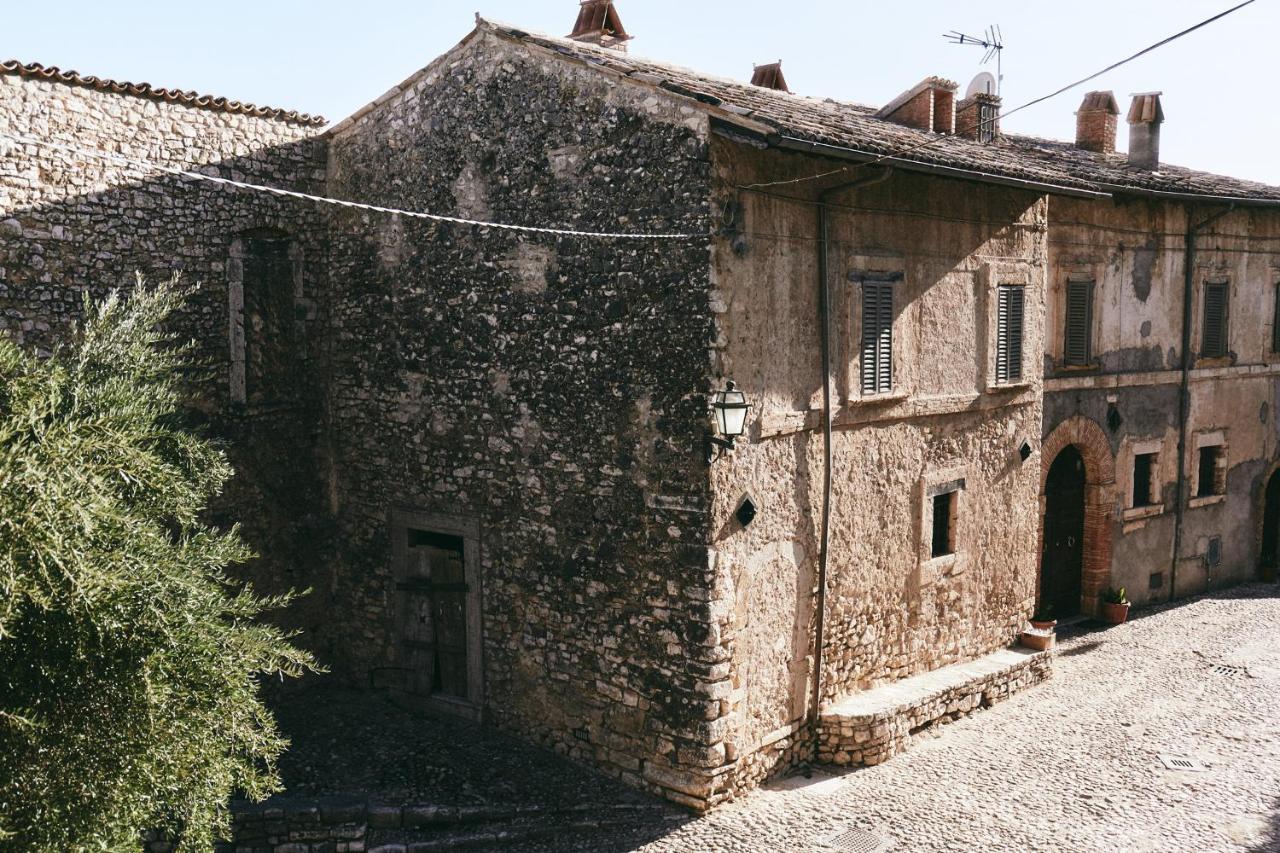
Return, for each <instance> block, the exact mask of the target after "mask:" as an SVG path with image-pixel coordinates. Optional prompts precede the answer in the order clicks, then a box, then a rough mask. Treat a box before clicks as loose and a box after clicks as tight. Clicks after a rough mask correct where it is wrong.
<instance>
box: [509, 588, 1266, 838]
mask: <svg viewBox="0 0 1280 853" xmlns="http://www.w3.org/2000/svg"><path fill="white" fill-rule="evenodd" d="M1135 615H1136V617H1137V618H1135V619H1134V621H1132V622H1130V623H1129V624H1126V625H1122V626H1118V627H1114V628H1107V629H1103V628H1102V627H1101V626H1099V625H1097V624H1096V623H1094V624H1092V625H1086V626H1082V627H1081V628H1078V629H1074V630H1065V631H1063V632H1062V634H1061V635H1060V646H1059V648H1060V652H1059V657H1058V660H1057V663H1056V665H1055V675H1054V677H1053V679H1052V680H1051V681H1049V682H1047V683H1045V684H1043V685H1040V686H1038V687H1035V688H1033V689H1031V690H1029V691H1026V692H1024V693H1021V694H1019V695H1017V696H1014V697H1013V698H1011V699H1010V700H1009V701H1007V702H1004V703H1002V704H1000V705H997V706H995V707H994V708H992V709H990V710H987V711H983V712H980V713H979V714H977V715H975V716H973V717H970V718H966V719H962V720H960V721H958V722H955V723H952V724H950V725H948V726H945V727H943V728H942V729H941V732H940V734H939V736H938V737H936V738H934V739H932V740H928V741H926V742H924V743H921V744H918V745H917V746H915V747H914V748H913V749H912V750H911V751H910V752H907V753H905V754H903V755H899V756H897V757H896V758H894V759H893V760H891V761H889V762H887V763H886V764H883V765H880V766H877V767H871V768H865V769H859V770H855V771H851V772H848V773H846V774H844V775H840V776H834V775H832V776H827V775H815V776H814V778H813V779H812V780H808V782H807V783H806V782H805V780H802V779H792V780H784V781H782V782H780V783H774V784H772V785H771V786H769V787H768V788H767V789H764V790H760V791H757V792H755V793H754V794H751V795H749V796H747V797H745V798H744V799H742V800H740V801H739V802H737V803H733V804H730V805H728V806H725V807H723V808H722V809H720V810H718V811H716V812H714V813H712V814H711V815H710V816H707V817H704V818H701V819H698V820H693V821H690V822H688V823H685V824H683V825H681V826H679V827H673V828H672V829H671V830H670V831H668V832H667V833H666V834H665V835H663V836H662V837H661V838H659V839H657V840H651V839H652V836H650V839H649V840H648V843H645V842H644V841H642V840H639V838H638V837H637V840H636V842H635V843H633V844H630V845H629V843H628V840H627V839H626V838H622V837H618V838H614V839H611V840H609V841H608V842H607V843H606V842H604V841H602V840H601V839H592V840H591V841H590V842H586V841H584V842H582V843H573V842H569V841H568V840H567V839H566V840H565V843H561V844H558V845H557V844H549V845H538V846H533V845H530V846H525V847H521V848H520V849H521V850H524V851H529V853H532V851H535V850H538V851H543V850H546V851H551V850H588V849H591V850H641V851H645V853H660V852H661V853H666V851H808V850H814V851H823V850H836V849H841V848H837V847H831V846H827V845H825V844H824V843H823V842H824V841H826V840H827V839H830V838H831V837H833V836H834V835H835V834H837V833H839V832H841V831H843V830H845V829H847V828H853V827H860V828H864V829H867V830H870V831H872V832H873V833H875V834H876V835H878V836H879V837H880V838H881V839H892V843H891V844H890V845H889V846H888V847H887V848H885V849H887V850H892V851H895V853H896V851H952V850H954V851H975V850H983V851H1005V850H1008V851H1071V853H1092V851H1107V853H1111V851H1135V852H1136V853H1157V851H1159V853H1164V851H1169V853H1184V851H1187V852H1188V853H1189V851H1196V853H1200V851H1204V853H1209V851H1280V589H1278V588H1277V587H1274V586H1265V587H1264V586H1248V587H1240V588H1237V589H1234V590H1227V591H1224V592H1223V593H1220V594H1217V595H1215V596H1213V597H1207V598H1202V599H1199V600H1194V601H1190V602H1183V603H1180V604H1179V605H1177V606H1173V607H1167V608H1159V609H1155V610H1149V611H1146V612H1144V613H1140V614H1135ZM1216 665H1225V666H1232V667H1237V668H1239V669H1241V670H1243V672H1240V673H1239V674H1236V675H1232V674H1230V673H1222V672H1215V671H1214V669H1213V667H1214V666H1216ZM1161 754H1170V755H1175V756H1185V757H1189V758H1192V759H1194V760H1196V761H1198V762H1200V763H1201V764H1202V765H1203V766H1204V767H1205V770H1204V771H1203V772H1187V771H1173V770H1167V769H1165V767H1164V766H1163V765H1162V763H1161V762H1160V760H1159V756H1160V755H1161ZM844 849H863V848H857V847H848V848H844ZM866 849H874V848H866Z"/></svg>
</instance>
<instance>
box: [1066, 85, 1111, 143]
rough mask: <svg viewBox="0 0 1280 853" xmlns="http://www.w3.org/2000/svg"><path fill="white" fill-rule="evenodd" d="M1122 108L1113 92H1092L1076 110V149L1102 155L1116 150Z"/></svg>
mask: <svg viewBox="0 0 1280 853" xmlns="http://www.w3.org/2000/svg"><path fill="white" fill-rule="evenodd" d="M1119 115H1120V107H1119V106H1117V105H1116V96H1115V94H1113V93H1112V92H1090V93H1088V94H1087V95H1085V96H1084V100H1083V101H1081V102H1080V109H1078V110H1076V147H1077V148H1083V149H1084V150H1085V151H1097V152H1099V153H1100V154H1114V153H1115V150H1116V121H1117V119H1116V117H1117V116H1119Z"/></svg>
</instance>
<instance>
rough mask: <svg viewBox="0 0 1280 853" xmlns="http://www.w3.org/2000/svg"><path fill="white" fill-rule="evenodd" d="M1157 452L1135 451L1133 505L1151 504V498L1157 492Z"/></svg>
mask: <svg viewBox="0 0 1280 853" xmlns="http://www.w3.org/2000/svg"><path fill="white" fill-rule="evenodd" d="M1158 455H1159V454H1156V453H1135V454H1134V455H1133V502H1132V503H1131V504H1130V506H1132V507H1141V506H1151V504H1152V503H1154V501H1153V500H1152V499H1151V498H1152V496H1153V495H1154V494H1156V491H1157V490H1156V488H1155V482H1154V478H1155V472H1156V460H1157V457H1158Z"/></svg>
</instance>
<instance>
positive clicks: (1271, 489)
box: [1258, 471, 1280, 581]
mask: <svg viewBox="0 0 1280 853" xmlns="http://www.w3.org/2000/svg"><path fill="white" fill-rule="evenodd" d="M1278 564H1280V471H1276V472H1274V473H1273V474H1272V475H1271V479H1270V480H1268V481H1267V490H1266V492H1265V494H1264V496H1263V499H1262V555H1261V558H1260V559H1259V560H1258V571H1259V574H1261V576H1262V579H1263V580H1268V581H1274V580H1275V579H1276V567H1277V565H1278Z"/></svg>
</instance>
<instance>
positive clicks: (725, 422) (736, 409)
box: [706, 380, 751, 465]
mask: <svg viewBox="0 0 1280 853" xmlns="http://www.w3.org/2000/svg"><path fill="white" fill-rule="evenodd" d="M750 408H751V404H750V403H748V402H747V395H746V394H743V393H742V392H741V391H739V390H738V386H737V385H736V384H734V382H733V381H732V380H730V381H729V382H727V383H726V384H725V386H724V390H723V391H717V392H716V393H715V394H714V395H713V397H712V403H711V412H712V414H713V415H714V416H715V424H716V431H717V432H719V433H720V435H715V434H713V433H710V432H709V433H707V441H706V453H707V464H708V465H710V464H711V461H712V460H713V459H714V458H715V451H716V448H720V450H722V451H723V450H733V442H734V440H735V439H737V437H738V436H740V435H742V433H743V431H744V430H745V429H746V427H747V410H749V409H750Z"/></svg>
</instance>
